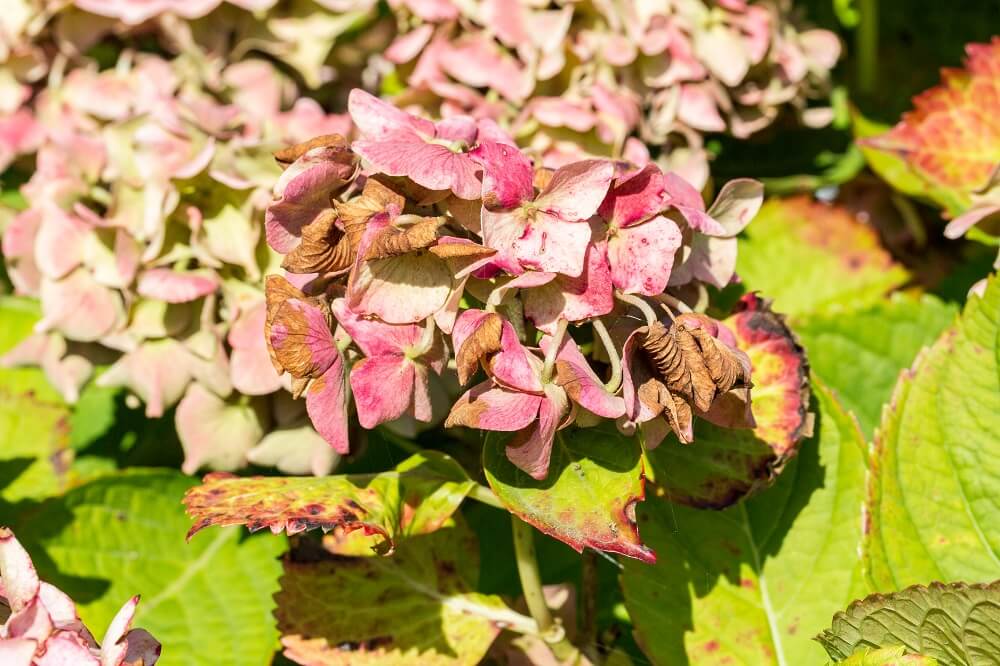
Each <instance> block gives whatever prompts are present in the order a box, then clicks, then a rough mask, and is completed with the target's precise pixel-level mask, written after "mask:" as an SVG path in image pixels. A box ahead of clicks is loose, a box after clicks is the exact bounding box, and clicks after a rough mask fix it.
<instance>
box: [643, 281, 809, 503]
mask: <svg viewBox="0 0 1000 666" xmlns="http://www.w3.org/2000/svg"><path fill="white" fill-rule="evenodd" d="M737 308H738V310H739V311H738V312H737V313H736V314H734V315H733V316H732V317H730V318H728V319H726V320H725V323H726V325H727V326H728V327H729V329H730V330H731V331H732V332H733V334H734V335H735V336H736V343H737V346H738V347H739V348H740V349H741V350H743V351H744V352H746V354H747V356H748V357H749V358H750V362H751V364H752V367H753V373H752V376H751V379H752V381H753V389H752V391H751V395H752V398H753V415H754V419H755V421H756V424H757V425H756V427H755V428H754V429H752V430H749V429H734V428H722V427H719V426H716V425H713V424H712V423H709V422H708V421H705V420H702V419H695V434H694V437H695V438H694V443H692V444H681V443H680V442H679V441H678V440H676V439H675V438H673V437H668V438H667V439H666V440H665V441H664V442H663V443H662V444H660V446H658V447H657V448H655V449H653V450H652V451H650V452H649V453H648V459H649V463H650V473H649V476H650V477H651V479H653V481H654V482H655V484H656V494H657V495H663V496H665V497H666V498H667V499H669V500H671V501H673V502H678V503H680V504H685V505H687V506H692V507H695V508H707V509H722V508H725V507H727V506H730V505H732V504H734V503H736V502H737V501H739V500H740V499H742V498H743V497H746V496H747V495H749V494H751V493H754V492H756V491H758V490H760V489H762V488H766V487H767V486H769V485H770V484H771V483H772V482H773V481H774V479H775V477H777V475H778V474H779V473H780V472H781V469H782V468H783V467H784V465H785V463H786V462H787V461H788V460H789V459H790V458H791V457H792V456H794V455H795V453H796V452H797V451H798V447H799V444H800V443H801V441H802V439H803V438H804V437H809V436H810V435H811V434H812V427H813V415H812V414H810V413H809V364H808V363H807V362H806V358H805V354H804V352H803V350H802V347H801V346H799V343H798V341H797V340H796V339H795V336H794V335H793V334H792V332H791V330H790V329H789V328H788V326H787V325H786V324H785V320H784V317H781V316H780V315H777V314H775V313H774V312H772V311H771V309H770V307H769V304H768V302H766V301H763V300H761V299H760V298H758V297H757V296H755V295H753V294H748V295H746V296H744V297H743V299H742V300H741V301H740V303H739V305H738V306H737ZM728 397H729V396H727V398H728ZM744 410H745V402H741V403H738V404H737V405H736V406H735V407H733V408H732V410H730V411H732V412H735V413H737V414H738V415H739V418H742V415H743V413H744Z"/></svg>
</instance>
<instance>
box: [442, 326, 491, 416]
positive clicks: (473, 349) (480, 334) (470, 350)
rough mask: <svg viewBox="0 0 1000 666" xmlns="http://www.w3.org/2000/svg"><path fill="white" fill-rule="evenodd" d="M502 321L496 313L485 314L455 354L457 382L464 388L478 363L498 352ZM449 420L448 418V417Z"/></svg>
mask: <svg viewBox="0 0 1000 666" xmlns="http://www.w3.org/2000/svg"><path fill="white" fill-rule="evenodd" d="M502 334H503V319H502V318H501V317H500V315H498V314H497V313H496V312H490V313H487V314H486V316H484V317H483V318H482V320H481V321H480V322H479V325H478V326H477V327H476V329H475V330H474V331H473V332H472V334H471V335H469V337H468V338H466V340H465V342H463V343H462V346H461V347H460V348H459V349H458V350H456V352H455V365H456V367H457V369H458V381H459V382H460V383H461V384H462V385H463V386H464V385H466V384H468V383H469V379H471V378H472V375H474V374H475V373H476V370H477V369H478V368H479V363H480V362H481V361H484V360H486V359H488V358H489V357H490V356H491V355H492V354H494V353H496V352H498V351H500V338H501V336H502ZM449 419H450V417H449Z"/></svg>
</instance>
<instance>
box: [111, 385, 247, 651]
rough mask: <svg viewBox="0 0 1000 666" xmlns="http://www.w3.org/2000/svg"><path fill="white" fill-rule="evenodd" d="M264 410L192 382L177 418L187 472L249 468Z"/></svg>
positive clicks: (183, 466) (176, 415)
mask: <svg viewBox="0 0 1000 666" xmlns="http://www.w3.org/2000/svg"><path fill="white" fill-rule="evenodd" d="M261 411H262V410H261V409H260V405H259V404H258V403H255V402H250V403H243V404H241V403H240V402H238V401H237V400H231V401H227V400H224V399H222V398H220V397H219V396H217V395H216V394H215V393H213V392H212V391H209V390H208V389H207V388H205V387H204V386H202V385H201V384H199V383H197V382H194V383H192V384H191V385H190V386H189V387H188V390H187V392H186V393H185V394H184V399H183V400H181V401H180V404H178V405H177V412H176V414H175V419H174V420H175V424H176V427H177V435H178V437H179V438H180V440H181V446H182V447H183V448H184V464H183V465H182V466H181V469H182V470H183V471H184V473H185V474H194V473H195V472H196V471H198V470H199V469H200V468H202V467H209V468H211V469H215V470H223V471H229V472H231V471H234V470H237V469H240V468H241V467H244V466H246V464H247V453H248V452H249V451H250V449H252V448H253V447H254V446H256V445H257V443H258V442H259V441H260V439H261V437H263V436H264V424H263V422H262V418H261V416H262V414H261ZM109 631H110V630H109Z"/></svg>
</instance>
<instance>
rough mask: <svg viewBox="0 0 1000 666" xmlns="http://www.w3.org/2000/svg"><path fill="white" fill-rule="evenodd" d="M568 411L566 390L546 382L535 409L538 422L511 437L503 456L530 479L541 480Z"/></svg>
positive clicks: (547, 469)
mask: <svg viewBox="0 0 1000 666" xmlns="http://www.w3.org/2000/svg"><path fill="white" fill-rule="evenodd" d="M568 412H569V400H568V399H567V398H566V392H565V391H563V390H562V389H561V388H559V387H558V386H554V385H552V384H548V385H546V387H545V398H544V399H542V401H541V405H539V408H538V422H537V423H536V424H535V425H533V426H532V427H531V428H530V429H528V430H527V431H525V432H521V433H518V434H517V435H515V436H514V439H512V440H511V442H510V443H509V444H508V445H507V449H506V451H507V458H508V459H509V460H510V461H511V462H512V463H514V465H515V466H517V467H518V468H519V469H521V470H523V471H525V472H527V473H528V476H530V477H531V478H533V479H537V480H539V481H541V480H542V479H544V478H545V477H546V476H547V475H548V473H549V459H550V458H551V456H552V441H553V439H555V435H556V430H558V429H559V426H560V425H561V424H562V422H563V420H564V419H565V418H566V414H567V413H568Z"/></svg>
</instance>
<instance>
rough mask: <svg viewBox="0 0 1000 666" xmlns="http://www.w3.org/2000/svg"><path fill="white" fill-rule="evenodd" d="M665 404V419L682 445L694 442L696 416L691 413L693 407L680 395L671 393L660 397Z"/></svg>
mask: <svg viewBox="0 0 1000 666" xmlns="http://www.w3.org/2000/svg"><path fill="white" fill-rule="evenodd" d="M660 400H661V402H662V404H663V418H665V419H666V420H667V423H668V424H670V429H671V430H673V431H674V434H675V435H677V439H678V440H680V443H681V444H690V443H691V442H692V441H694V430H693V426H692V420H693V419H694V414H693V413H692V412H691V405H689V404H688V403H687V401H686V400H685V399H684V398H682V397H681V396H679V395H674V394H672V393H670V392H669V391H667V392H665V395H661V396H660Z"/></svg>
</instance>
